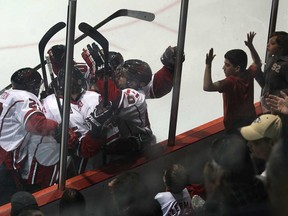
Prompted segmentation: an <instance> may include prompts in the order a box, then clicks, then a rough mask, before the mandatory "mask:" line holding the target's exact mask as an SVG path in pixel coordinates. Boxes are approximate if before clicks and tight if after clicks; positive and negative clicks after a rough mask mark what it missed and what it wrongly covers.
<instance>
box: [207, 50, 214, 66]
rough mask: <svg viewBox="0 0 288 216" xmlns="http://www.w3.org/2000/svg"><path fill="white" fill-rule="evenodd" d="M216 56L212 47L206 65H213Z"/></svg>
mask: <svg viewBox="0 0 288 216" xmlns="http://www.w3.org/2000/svg"><path fill="white" fill-rule="evenodd" d="M215 56H216V55H214V53H213V48H211V49H210V50H209V53H207V54H206V61H205V63H206V65H211V64H212V61H213V59H214V57H215Z"/></svg>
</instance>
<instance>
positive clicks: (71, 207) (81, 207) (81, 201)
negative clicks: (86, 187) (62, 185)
mask: <svg viewBox="0 0 288 216" xmlns="http://www.w3.org/2000/svg"><path fill="white" fill-rule="evenodd" d="M85 207H86V200H85V198H84V196H83V194H82V193H81V192H80V191H78V190H77V189H74V188H67V189H66V190H65V191H64V193H63V194H62V197H61V199H60V203H59V212H60V214H64V213H65V214H66V215H69V213H72V212H73V211H75V210H76V209H77V211H78V212H79V211H80V212H82V213H83V214H84V212H85Z"/></svg>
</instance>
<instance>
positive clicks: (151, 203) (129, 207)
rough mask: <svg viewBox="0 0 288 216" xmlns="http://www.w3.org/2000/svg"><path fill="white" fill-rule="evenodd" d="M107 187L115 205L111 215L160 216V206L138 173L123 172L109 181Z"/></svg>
mask: <svg viewBox="0 0 288 216" xmlns="http://www.w3.org/2000/svg"><path fill="white" fill-rule="evenodd" d="M108 187H109V189H110V191H111V195H112V198H113V202H114V205H115V206H116V207H115V209H114V211H115V212H112V213H111V212H110V214H111V215H113V216H162V211H161V206H160V205H159V203H158V202H157V201H156V200H154V199H153V196H150V191H149V188H148V187H147V186H146V185H145V182H144V181H143V179H142V177H141V176H140V175H139V174H138V173H136V172H126V173H123V174H121V175H119V176H117V177H116V178H114V179H113V180H112V181H111V182H109V184H108ZM109 208H111V204H109ZM111 210H112V209H111Z"/></svg>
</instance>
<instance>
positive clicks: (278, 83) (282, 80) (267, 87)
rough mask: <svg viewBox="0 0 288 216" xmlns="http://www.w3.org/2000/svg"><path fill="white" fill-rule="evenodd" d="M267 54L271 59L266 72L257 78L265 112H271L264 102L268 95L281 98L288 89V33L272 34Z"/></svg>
mask: <svg viewBox="0 0 288 216" xmlns="http://www.w3.org/2000/svg"><path fill="white" fill-rule="evenodd" d="M267 53H268V54H269V58H268V60H267V62H266V65H265V68H264V72H263V73H262V72H261V73H257V77H256V80H257V81H258V83H259V85H260V86H261V87H262V92H261V95H262V100H261V102H262V105H263V106H264V110H263V112H269V111H270V107H269V106H267V104H266V103H265V100H264V98H265V97H266V96H267V95H268V94H272V95H277V96H280V91H281V90H287V89H288V73H287V70H288V33H287V32H284V31H277V32H274V33H272V34H271V36H270V38H269V41H268V44H267Z"/></svg>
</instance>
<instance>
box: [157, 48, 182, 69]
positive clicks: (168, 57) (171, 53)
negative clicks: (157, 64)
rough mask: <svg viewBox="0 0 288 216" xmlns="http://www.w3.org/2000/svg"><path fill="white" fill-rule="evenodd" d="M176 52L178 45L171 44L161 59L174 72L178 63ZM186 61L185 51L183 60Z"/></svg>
mask: <svg viewBox="0 0 288 216" xmlns="http://www.w3.org/2000/svg"><path fill="white" fill-rule="evenodd" d="M176 52H177V47H176V46H174V47H171V46H169V47H168V48H167V49H166V50H165V52H164V53H163V54H162V56H161V58H160V60H161V62H162V64H163V65H164V66H166V67H167V68H168V69H169V70H170V71H171V72H174V69H175V65H176ZM184 61H185V55H184V53H183V56H182V62H184Z"/></svg>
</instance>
